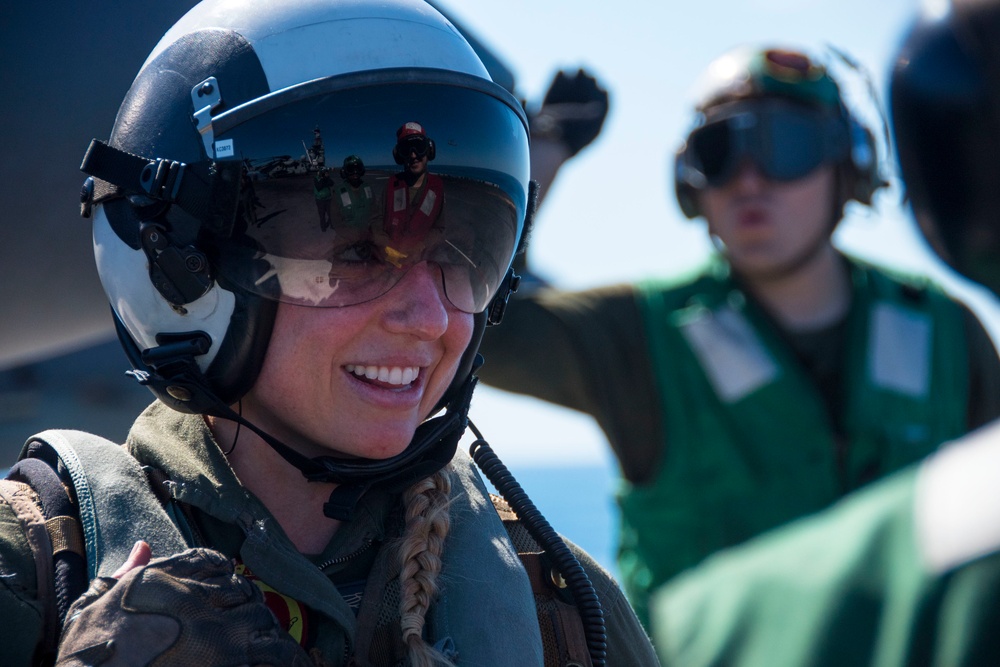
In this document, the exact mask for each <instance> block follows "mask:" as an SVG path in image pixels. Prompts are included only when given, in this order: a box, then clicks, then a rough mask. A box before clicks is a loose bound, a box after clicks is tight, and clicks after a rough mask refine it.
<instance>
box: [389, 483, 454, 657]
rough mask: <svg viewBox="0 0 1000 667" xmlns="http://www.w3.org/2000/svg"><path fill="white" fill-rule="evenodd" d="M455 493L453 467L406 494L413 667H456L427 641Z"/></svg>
mask: <svg viewBox="0 0 1000 667" xmlns="http://www.w3.org/2000/svg"><path fill="white" fill-rule="evenodd" d="M450 493H451V472H450V466H449V467H446V468H444V469H443V470H439V471H438V472H436V473H435V474H434V475H432V476H430V477H425V478H424V479H422V480H420V481H418V482H417V483H416V484H414V485H413V486H411V487H410V488H409V489H407V490H406V492H405V493H403V504H404V506H405V508H406V527H405V529H404V531H403V536H402V538H401V540H400V547H399V555H400V561H401V563H402V571H401V572H400V573H399V583H400V589H401V590H400V601H399V613H400V625H401V626H402V630H403V643H404V644H406V646H407V648H408V649H409V652H410V661H411V663H412V665H413V667H435V666H436V665H451V664H452V663H451V662H450V661H449V660H448V659H447V658H446V657H445V656H444V655H443V654H442V653H441V652H440V651H438V650H436V649H435V648H434V647H432V646H430V645H428V644H427V642H425V641H424V638H423V630H424V624H425V623H426V618H425V616H426V615H427V610H428V608H429V607H430V605H431V602H433V600H434V598H435V597H436V596H437V592H438V582H437V576H438V574H439V573H440V572H441V552H442V551H443V549H444V539H445V536H447V535H448V529H449V528H450V526H451V516H450V515H449V513H448V512H449V510H448V506H449V504H450V500H449V494H450Z"/></svg>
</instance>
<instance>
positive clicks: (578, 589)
mask: <svg viewBox="0 0 1000 667" xmlns="http://www.w3.org/2000/svg"><path fill="white" fill-rule="evenodd" d="M469 428H470V429H471V430H472V432H473V433H474V434H475V436H476V441H475V442H473V443H472V445H471V446H470V447H469V454H470V455H471V456H472V460H473V461H475V462H476V465H477V466H479V469H480V470H482V471H483V474H484V475H486V479H488V480H489V481H490V484H492V485H493V487H494V488H495V489H496V490H497V492H498V493H499V494H500V495H501V496H502V497H503V499H504V500H506V501H507V504H508V505H510V508H511V509H512V510H514V513H515V514H517V516H518V518H519V519H520V520H521V522H522V523H523V524H524V527H525V529H526V530H527V531H528V533H529V534H530V535H531V536H532V537H533V538H534V539H535V541H537V542H538V544H539V545H540V546H541V547H542V548H543V549H544V550H545V553H547V554H548V555H549V557H550V558H551V559H552V562H553V564H554V566H555V568H556V569H557V570H558V571H559V573H560V574H562V577H563V579H565V581H566V585H567V587H568V588H569V591H570V594H571V595H572V596H573V600H574V601H575V602H576V607H577V609H578V610H579V612H580V618H581V620H582V621H583V631H584V634H585V635H586V637H587V648H588V649H589V651H590V659H591V662H593V665H594V667H604V665H605V658H606V656H607V646H608V644H607V635H606V633H605V628H604V610H603V609H602V608H601V601H600V599H599V598H598V597H597V592H596V591H595V590H594V585H593V584H592V583H591V581H590V578H589V577H588V576H587V573H586V572H585V571H584V569H583V567H582V566H581V565H580V562H579V561H578V560H577V559H576V556H574V555H573V552H571V551H570V550H569V547H567V546H566V543H565V542H563V540H562V538H561V537H559V534H558V533H557V532H556V531H555V530H554V529H553V528H552V526H551V525H549V522H548V521H547V520H546V518H545V517H544V516H542V513H541V512H539V511H538V508H536V507H535V504H534V503H533V502H532V501H531V499H530V498H529V497H528V494H526V493H525V492H524V489H522V488H521V485H520V484H518V482H517V480H516V479H514V476H513V475H512V474H511V473H510V471H509V470H508V469H507V466H505V465H504V464H503V461H501V460H500V458H499V457H498V456H497V455H496V453H495V452H494V451H493V449H492V448H491V447H490V445H489V443H487V442H486V440H484V439H483V435H482V433H480V432H479V429H477V428H476V425H475V424H473V423H472V420H469Z"/></svg>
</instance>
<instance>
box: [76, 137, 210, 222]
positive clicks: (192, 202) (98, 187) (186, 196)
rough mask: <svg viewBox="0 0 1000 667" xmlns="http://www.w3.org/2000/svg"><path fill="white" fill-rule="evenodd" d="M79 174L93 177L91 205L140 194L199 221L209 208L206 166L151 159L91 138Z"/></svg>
mask: <svg viewBox="0 0 1000 667" xmlns="http://www.w3.org/2000/svg"><path fill="white" fill-rule="evenodd" d="M80 171H82V172H84V173H85V174H88V175H90V176H92V177H94V181H95V184H94V196H93V202H94V203H99V202H101V201H104V200H107V199H112V198H116V197H120V196H127V195H142V196H145V197H149V198H150V199H153V200H156V201H161V202H166V203H170V204H177V205H178V206H180V207H181V208H182V209H184V210H185V211H187V212H188V213H190V214H191V215H194V216H195V217H199V218H200V217H203V215H204V214H206V213H207V212H208V211H209V210H210V209H211V187H210V186H209V185H208V183H209V182H210V181H209V178H208V168H207V167H206V166H205V165H187V164H185V163H183V162H177V161H174V160H165V159H163V158H156V159H154V160H150V159H148V158H144V157H142V156H139V155H134V154H132V153H128V152H126V151H123V150H120V149H118V148H114V147H112V146H109V145H108V144H107V143H105V142H103V141H99V140H97V139H94V140H92V141H91V142H90V146H89V147H88V148H87V152H86V154H85V155H84V156H83V162H82V163H81V164H80ZM200 172H204V174H202V173H200Z"/></svg>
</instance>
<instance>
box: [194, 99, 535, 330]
mask: <svg viewBox="0 0 1000 667" xmlns="http://www.w3.org/2000/svg"><path fill="white" fill-rule="evenodd" d="M269 106H270V107H272V108H269V109H267V110H265V111H264V112H262V113H256V114H252V115H251V117H250V118H248V119H246V120H239V121H238V122H233V123H232V127H228V128H227V127H226V122H225V121H226V119H225V115H223V116H220V117H219V118H218V119H215V120H213V124H214V125H217V126H220V127H221V128H222V129H221V130H220V131H218V132H216V135H215V147H216V155H217V156H218V155H219V149H220V145H221V146H222V147H223V150H224V152H226V153H229V154H231V157H230V158H226V161H228V162H234V161H238V163H239V165H240V171H241V174H242V175H241V179H240V180H241V187H240V204H239V206H238V212H237V220H236V226H237V232H238V233H236V234H234V240H233V241H232V242H230V243H229V244H228V245H225V246H223V247H222V249H221V252H220V257H219V272H220V275H222V276H224V277H225V279H227V280H228V281H230V282H233V283H235V284H236V285H238V286H239V287H241V288H242V289H245V290H247V291H250V292H252V293H255V294H258V295H260V296H263V297H266V298H269V299H274V300H278V301H284V302H288V303H294V304H300V305H309V306H321V307H339V306H348V305H353V304H358V303H362V302H365V301H369V300H371V299H375V298H377V297H379V296H381V295H383V294H385V293H386V292H387V291H389V289H391V288H392V287H393V286H394V285H395V284H396V283H398V282H399V280H400V279H401V278H402V277H403V275H405V273H406V271H407V270H408V269H409V268H410V267H412V266H414V265H416V264H419V263H421V262H430V263H432V264H434V265H435V266H436V267H438V268H439V269H440V273H441V276H442V281H443V287H444V293H445V295H446V297H447V298H448V300H449V301H450V302H451V303H452V305H454V306H455V307H456V308H458V309H460V310H462V311H464V312H469V313H476V312H481V311H482V310H484V309H485V308H486V306H487V305H488V304H489V301H490V299H491V298H492V296H493V294H494V292H495V291H496V289H497V287H498V286H499V284H500V281H501V280H502V278H503V277H504V275H505V274H506V271H507V268H508V266H509V265H510V262H511V259H512V257H513V253H514V250H515V249H516V246H517V242H518V236H519V234H520V228H521V225H522V223H523V218H524V210H525V206H526V193H527V178H528V160H527V136H526V132H525V129H524V124H523V121H522V119H521V117H520V115H519V113H518V112H516V111H515V110H514V109H513V108H512V107H511V106H509V105H508V104H507V103H506V102H505V101H503V100H501V99H498V98H497V97H494V96H491V95H489V94H484V93H483V92H481V91H479V90H472V89H467V88H460V87H455V86H448V85H437V86H435V85H429V84H422V85H408V84H394V85H381V86H370V87H366V88H361V89H358V88H353V89H348V90H340V91H333V92H323V93H321V94H317V95H312V96H308V97H305V98H304V99H297V100H295V101H292V102H290V103H287V104H277V103H271V104H270V105H269ZM239 111H240V109H236V110H234V111H233V112H231V113H234V114H235V113H237V112H239ZM244 114H247V112H244ZM404 127H405V128H408V129H407V130H406V131H407V132H410V133H411V134H413V136H409V137H407V138H406V140H405V141H397V134H398V132H400V131H402V130H403V128H404ZM414 127H416V128H418V130H419V133H417V132H418V131H417V130H413V129H412V128H414ZM307 138H308V140H307ZM403 146H405V147H406V148H407V149H408V150H405V151H404V150H401V148H402V147H403ZM414 148H419V149H420V150H414ZM218 161H220V162H221V161H222V160H218Z"/></svg>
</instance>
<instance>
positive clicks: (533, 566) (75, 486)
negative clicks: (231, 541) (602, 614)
mask: <svg viewBox="0 0 1000 667" xmlns="http://www.w3.org/2000/svg"><path fill="white" fill-rule="evenodd" d="M455 463H456V464H458V467H459V469H458V470H457V471H456V472H457V473H458V474H457V477H458V479H459V480H460V485H461V486H462V488H463V489H464V490H465V492H464V493H459V494H457V495H456V497H455V500H454V502H457V503H462V502H467V500H463V499H468V498H469V497H470V495H472V493H473V492H474V495H473V497H477V496H481V495H482V493H481V492H482V491H483V489H481V488H480V487H479V486H478V485H476V486H475V488H473V485H472V484H470V481H469V479H470V478H469V474H468V473H469V472H470V471H469V470H466V469H464V466H462V464H461V462H460V461H458V460H456V462H455ZM468 463H469V465H470V466H471V461H468ZM165 481H167V480H166V477H165V476H164V475H163V473H162V472H160V471H157V470H155V469H151V468H148V467H141V466H140V465H139V462H138V461H136V460H135V459H134V458H133V457H132V456H131V455H130V454H129V453H128V452H127V451H126V450H125V449H124V448H122V447H120V446H119V445H116V444H114V443H112V442H110V441H108V440H105V439H104V438H101V437H99V436H95V435H92V434H89V433H83V432H80V431H57V430H53V431H45V432H44V433H41V434H38V435H36V436H34V437H33V438H32V439H30V440H29V441H28V443H27V444H26V445H25V448H24V449H23V450H22V453H21V459H20V461H19V462H18V463H17V464H16V465H15V466H14V467H13V468H12V469H11V471H10V473H9V475H8V478H7V479H3V480H0V499H2V500H4V501H5V502H7V503H8V504H9V505H10V506H11V508H12V509H13V510H14V512H15V514H16V515H17V516H18V519H19V520H20V521H21V523H22V526H23V528H24V532H25V536H26V538H27V541H28V543H29V545H30V547H31V550H32V554H33V556H34V560H35V566H36V572H37V579H38V581H37V585H38V589H37V590H38V597H39V599H40V600H52V601H53V604H50V605H47V606H46V609H45V614H46V617H45V619H44V628H43V641H42V644H41V645H40V646H39V649H38V652H37V654H36V660H35V664H37V665H50V664H52V663H54V660H55V656H56V650H57V648H58V641H59V636H60V633H61V627H62V624H63V621H64V620H65V615H66V610H67V609H68V608H69V605H70V604H72V602H73V601H74V600H75V599H76V598H77V597H79V595H80V594H82V593H83V592H84V591H85V590H86V588H87V586H88V584H89V581H90V580H92V579H94V578H96V577H99V576H110V574H111V573H112V572H113V571H114V570H115V569H117V567H118V565H120V564H121V563H122V562H124V561H125V559H126V558H127V556H128V551H129V550H130V549H131V546H132V545H133V544H134V543H135V542H136V541H137V540H139V539H143V540H145V541H146V542H148V543H149V544H150V546H151V547H152V549H153V552H154V553H155V554H158V555H164V554H169V553H176V552H178V551H182V550H184V549H187V548H188V547H189V546H193V545H197V544H200V543H201V542H202V541H201V540H200V539H199V538H198V536H197V534H196V531H195V530H194V529H193V522H191V521H188V519H187V518H186V512H185V507H184V505H183V503H181V502H178V501H177V500H176V499H174V498H172V497H171V494H170V493H169V492H167V491H166V490H165V486H164V482H165ZM490 499H491V500H492V502H493V506H494V508H495V511H496V512H497V513H498V514H499V517H500V519H501V520H502V522H503V525H504V528H505V529H506V530H507V534H508V535H509V537H510V539H511V541H512V542H513V544H514V545H515V547H516V549H517V554H518V558H519V559H520V561H521V563H522V565H523V567H524V569H525V571H526V572H527V575H528V580H529V582H530V583H531V590H532V593H533V595H534V601H535V608H536V613H537V619H538V625H539V629H540V631H541V640H542V641H541V647H540V648H543V650H544V665H545V667H569V666H571V665H578V666H580V667H587V666H589V665H590V664H591V661H590V654H589V652H588V647H587V641H586V637H585V635H584V632H583V626H582V621H581V619H580V614H579V612H578V610H577V608H576V607H575V606H574V605H573V600H572V597H571V596H570V595H569V594H568V592H567V591H565V590H563V589H564V588H565V583H564V582H562V581H561V577H559V576H558V573H556V572H555V570H554V569H552V567H551V564H550V563H549V562H548V559H547V556H546V555H545V553H544V552H543V550H542V549H541V548H540V547H539V545H538V544H537V543H536V542H535V541H534V539H533V538H532V537H531V536H530V535H529V534H528V533H527V531H526V529H524V527H523V526H522V524H521V523H520V521H519V519H518V518H517V516H516V515H515V514H514V513H513V512H512V511H511V510H510V508H509V506H507V504H506V503H505V502H504V501H503V500H502V499H501V498H499V497H496V496H492V495H491V496H490ZM254 580H255V583H257V584H258V586H262V588H264V590H265V593H267V592H268V591H270V590H271V589H269V588H268V587H267V585H266V584H263V582H262V581H259V580H257V578H254ZM508 590H509V589H508ZM473 597H474V598H475V596H473ZM476 599H477V601H478V603H481V604H488V601H483V600H481V599H478V598H476ZM452 603H453V602H452ZM397 608H398V606H397V607H395V608H394V609H397ZM383 616H385V615H384V614H383ZM390 616H391V614H390ZM384 620H385V619H381V618H380V619H379V621H380V623H381V622H382V621H384ZM397 622H398V619H397ZM375 634H376V636H381V635H383V634H385V633H382V632H378V631H377V629H376V633H375ZM394 636H399V633H398V632H396V633H394V634H393V635H391V636H389V637H382V644H383V645H380V646H378V647H375V648H373V649H372V650H373V651H377V652H379V654H380V655H383V654H385V655H388V654H392V655H394V656H395V657H394V658H393V660H395V661H400V660H402V659H403V658H404V657H405V653H404V651H405V647H403V646H402V642H401V641H398V640H397V641H393V637H394ZM526 640H527V638H526V637H521V638H520V639H519V640H518V641H521V642H525V641H526ZM375 641H379V640H378V639H376V640H375ZM387 652H388V653H387ZM470 657H471V656H470ZM392 664H396V662H393V663H392Z"/></svg>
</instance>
